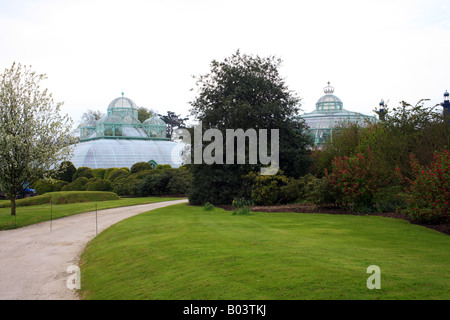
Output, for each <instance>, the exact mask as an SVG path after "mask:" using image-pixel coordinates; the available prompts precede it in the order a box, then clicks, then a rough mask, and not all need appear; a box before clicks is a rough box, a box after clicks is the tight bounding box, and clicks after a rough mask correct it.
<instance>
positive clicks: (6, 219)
mask: <svg viewBox="0 0 450 320" xmlns="http://www.w3.org/2000/svg"><path fill="white" fill-rule="evenodd" d="M51 194H53V197H52V199H53V200H54V201H55V202H56V203H61V204H55V205H50V204H49V203H46V204H40V205H32V206H30V205H29V203H28V204H27V205H24V206H19V207H17V211H16V216H15V217H14V216H11V209H10V208H9V207H3V208H2V207H0V230H6V229H13V228H14V227H16V228H19V227H23V226H27V225H30V224H34V223H38V222H43V221H47V220H50V219H58V218H62V217H66V216H70V215H73V214H78V213H82V212H89V211H95V208H96V206H97V210H102V209H110V208H116V207H124V206H132V205H137V204H144V203H153V202H161V201H169V200H178V199H180V198H172V197H145V198H119V197H117V195H116V197H117V200H104V199H107V198H108V195H106V196H105V193H102V192H99V193H95V192H90V191H89V192H85V193H83V192H78V191H71V192H54V193H53V192H52V193H51ZM45 195H47V196H48V194H45ZM45 195H43V196H45ZM43 196H40V197H43ZM36 198H38V197H33V198H29V200H28V199H24V200H28V201H35V202H39V201H40V200H39V199H36ZM65 201H82V202H76V203H66V204H65V203H64V202H65ZM2 204H3V206H6V205H9V201H2V202H0V205H2ZM19 205H20V202H19Z"/></svg>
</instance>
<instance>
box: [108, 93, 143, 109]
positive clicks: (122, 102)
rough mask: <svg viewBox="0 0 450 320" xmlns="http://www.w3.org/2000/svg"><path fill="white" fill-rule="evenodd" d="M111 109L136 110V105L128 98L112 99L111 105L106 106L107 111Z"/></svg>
mask: <svg viewBox="0 0 450 320" xmlns="http://www.w3.org/2000/svg"><path fill="white" fill-rule="evenodd" d="M113 108H133V109H137V108H138V107H137V105H136V103H134V101H133V100H131V99H130V98H127V97H124V96H122V97H119V98H116V99H114V100H113V101H111V103H110V104H109V106H108V109H113Z"/></svg>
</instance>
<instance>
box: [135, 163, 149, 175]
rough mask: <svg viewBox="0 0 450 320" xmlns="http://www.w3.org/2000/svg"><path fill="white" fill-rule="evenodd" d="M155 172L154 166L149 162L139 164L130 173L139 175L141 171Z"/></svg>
mask: <svg viewBox="0 0 450 320" xmlns="http://www.w3.org/2000/svg"><path fill="white" fill-rule="evenodd" d="M146 170H153V166H152V165H151V164H150V163H148V162H137V163H135V164H133V165H132V166H131V170H130V173H132V174H133V173H137V172H140V171H146Z"/></svg>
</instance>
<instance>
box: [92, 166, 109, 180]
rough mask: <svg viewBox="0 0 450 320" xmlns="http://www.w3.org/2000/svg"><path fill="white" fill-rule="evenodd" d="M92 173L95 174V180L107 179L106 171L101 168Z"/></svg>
mask: <svg viewBox="0 0 450 320" xmlns="http://www.w3.org/2000/svg"><path fill="white" fill-rule="evenodd" d="M92 171H93V172H94V178H97V179H104V178H105V172H106V169H102V168H99V169H93V170H92Z"/></svg>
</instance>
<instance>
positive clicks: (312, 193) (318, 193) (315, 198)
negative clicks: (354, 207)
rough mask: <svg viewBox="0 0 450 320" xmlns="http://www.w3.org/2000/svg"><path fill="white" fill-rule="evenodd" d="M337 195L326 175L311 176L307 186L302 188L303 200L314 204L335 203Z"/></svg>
mask: <svg viewBox="0 0 450 320" xmlns="http://www.w3.org/2000/svg"><path fill="white" fill-rule="evenodd" d="M337 196H338V195H337V194H336V193H335V192H334V190H333V189H332V188H331V186H330V185H329V183H328V179H327V178H326V177H322V178H316V177H313V176H311V177H310V179H309V181H308V186H307V187H306V188H305V189H304V199H305V201H306V202H309V203H312V204H316V205H329V204H336V201H337Z"/></svg>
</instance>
